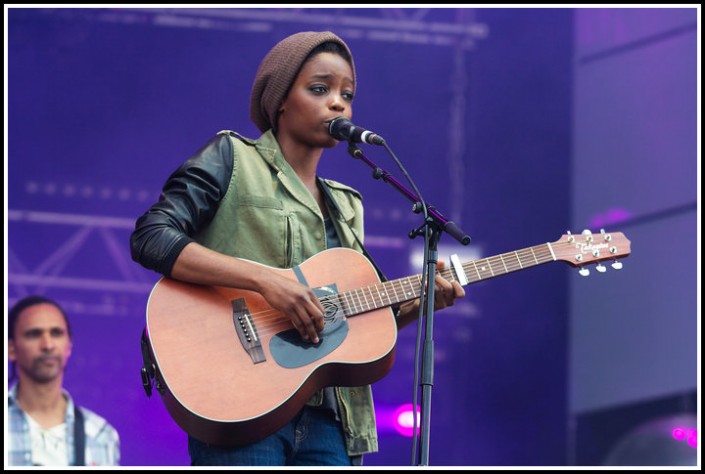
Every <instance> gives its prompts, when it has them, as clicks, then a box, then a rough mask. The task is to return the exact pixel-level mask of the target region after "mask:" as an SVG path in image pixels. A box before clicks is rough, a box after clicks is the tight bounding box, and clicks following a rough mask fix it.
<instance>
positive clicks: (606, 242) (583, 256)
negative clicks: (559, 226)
mask: <svg viewBox="0 0 705 474" xmlns="http://www.w3.org/2000/svg"><path fill="white" fill-rule="evenodd" d="M630 245H631V242H630V241H629V239H627V238H626V237H625V236H624V234H623V233H621V232H605V230H604V229H602V230H600V233H599V234H593V233H592V232H591V231H589V230H584V231H583V232H582V233H581V234H578V235H574V234H571V233H570V232H568V233H567V234H563V236H562V237H561V238H560V239H559V240H557V241H556V242H553V243H552V244H551V248H552V250H553V253H554V255H555V257H556V260H563V261H564V262H566V263H568V264H569V265H572V266H574V267H580V274H581V275H583V276H587V275H589V274H590V271H589V270H588V269H587V268H584V267H585V265H588V264H591V263H597V267H596V269H597V271H599V272H604V271H605V270H606V267H605V266H604V265H602V263H601V262H604V261H608V260H609V261H612V268H614V269H615V270H619V269H621V268H622V262H619V261H617V260H618V259H620V258H624V257H627V256H629V254H630V253H631V248H630Z"/></svg>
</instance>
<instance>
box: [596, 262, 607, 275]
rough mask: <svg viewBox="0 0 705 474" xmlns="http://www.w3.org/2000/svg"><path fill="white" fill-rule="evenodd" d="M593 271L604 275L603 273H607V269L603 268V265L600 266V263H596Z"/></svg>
mask: <svg viewBox="0 0 705 474" xmlns="http://www.w3.org/2000/svg"><path fill="white" fill-rule="evenodd" d="M595 270H597V271H598V272H600V273H605V272H606V271H607V267H606V266H604V265H603V264H601V263H598V264H597V265H596V266H595Z"/></svg>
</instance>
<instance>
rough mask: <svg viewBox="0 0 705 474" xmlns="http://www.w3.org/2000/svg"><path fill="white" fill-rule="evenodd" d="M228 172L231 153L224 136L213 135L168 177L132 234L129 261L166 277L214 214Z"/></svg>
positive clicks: (231, 162) (226, 184) (230, 171)
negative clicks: (196, 233)
mask: <svg viewBox="0 0 705 474" xmlns="http://www.w3.org/2000/svg"><path fill="white" fill-rule="evenodd" d="M232 168H233V149H232V144H231V142H230V139H229V138H228V137H227V136H226V135H217V136H215V137H214V138H212V139H211V140H210V141H209V142H208V143H207V144H206V145H205V146H204V147H203V148H202V149H201V150H199V151H198V152H197V153H196V154H194V155H193V156H191V157H190V158H189V159H188V160H186V161H185V162H184V163H183V164H182V165H181V166H180V167H179V168H178V169H177V170H176V171H174V173H172V174H171V176H169V178H168V179H167V181H166V183H165V184H164V187H163V188H162V192H161V194H160V196H159V200H158V201H157V202H156V203H154V204H153V205H152V206H151V207H150V208H149V209H148V210H147V211H146V212H145V213H144V214H143V215H142V216H140V217H139V218H138V219H137V222H136V223H135V230H134V231H133V232H132V234H131V235H130V251H131V254H132V259H133V260H134V261H135V262H137V263H139V264H140V265H142V266H143V267H145V268H148V269H150V270H154V271H156V272H159V273H161V274H162V275H165V276H170V275H171V270H172V268H173V266H174V262H175V261H176V259H177V257H178V256H179V254H180V253H181V251H182V250H183V248H184V247H185V246H186V245H187V244H189V243H191V242H193V238H192V236H193V235H194V233H195V232H196V231H198V230H199V229H201V228H202V227H204V226H206V225H208V223H209V222H210V221H211V219H212V218H213V216H214V215H215V213H216V211H217V210H218V203H219V202H220V200H221V199H222V197H223V195H224V194H225V192H226V191H227V189H228V186H229V183H230V179H231V175H232Z"/></svg>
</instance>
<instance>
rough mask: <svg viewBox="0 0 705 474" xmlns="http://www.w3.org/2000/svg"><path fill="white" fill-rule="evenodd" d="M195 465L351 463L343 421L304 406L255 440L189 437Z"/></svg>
mask: <svg viewBox="0 0 705 474" xmlns="http://www.w3.org/2000/svg"><path fill="white" fill-rule="evenodd" d="M188 451H189V455H190V456H191V465H192V466H351V465H360V464H361V462H362V456H353V457H351V456H348V454H347V451H346V449H345V439H344V437H343V430H342V428H341V426H340V422H338V421H336V419H335V414H334V413H333V412H332V411H330V410H325V409H317V408H311V407H308V406H305V407H304V408H303V409H302V410H301V411H300V412H299V413H298V414H297V415H296V416H295V417H294V419H292V420H291V421H290V422H289V423H287V424H286V425H284V427H282V428H281V429H280V430H279V431H277V432H275V433H273V434H271V435H269V436H268V437H266V438H264V439H263V440H261V441H258V442H256V443H252V444H248V445H244V446H238V447H234V448H223V447H219V446H213V445H210V444H207V443H204V442H202V441H199V440H197V439H195V438H193V437H191V436H189V437H188Z"/></svg>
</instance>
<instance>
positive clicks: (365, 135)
mask: <svg viewBox="0 0 705 474" xmlns="http://www.w3.org/2000/svg"><path fill="white" fill-rule="evenodd" d="M328 133H329V134H330V136H331V137H333V138H335V139H336V140H347V141H349V142H351V143H360V142H364V143H369V144H370V145H384V138H382V137H380V136H379V135H377V134H376V133H372V132H370V131H369V130H365V129H364V128H362V127H358V126H357V125H354V124H353V123H352V122H351V121H350V120H348V119H346V118H345V117H336V118H334V119H333V120H331V121H330V123H329V124H328Z"/></svg>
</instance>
